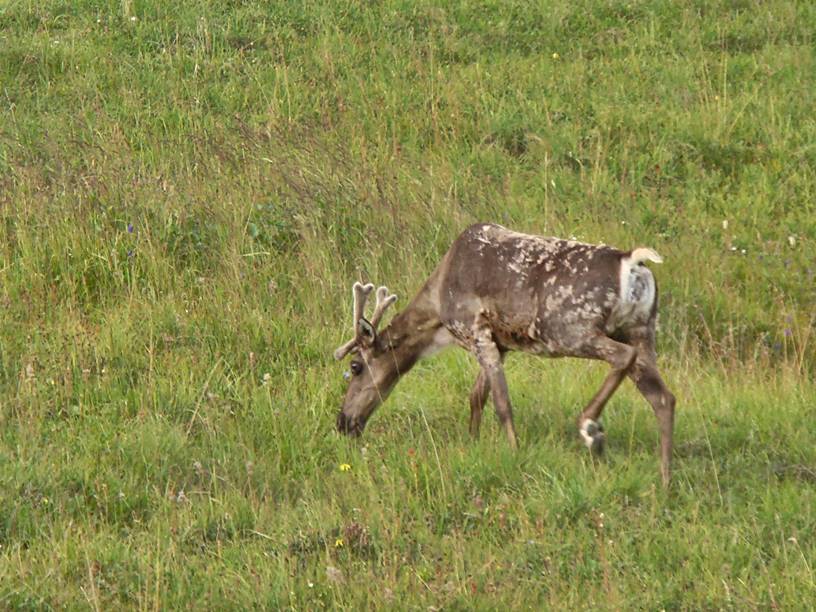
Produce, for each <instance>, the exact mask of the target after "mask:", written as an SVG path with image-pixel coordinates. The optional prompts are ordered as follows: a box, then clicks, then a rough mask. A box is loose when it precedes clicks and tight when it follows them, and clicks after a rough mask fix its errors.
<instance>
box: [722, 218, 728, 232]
mask: <svg viewBox="0 0 816 612" xmlns="http://www.w3.org/2000/svg"><path fill="white" fill-rule="evenodd" d="M723 229H724V230H727V229H728V219H723Z"/></svg>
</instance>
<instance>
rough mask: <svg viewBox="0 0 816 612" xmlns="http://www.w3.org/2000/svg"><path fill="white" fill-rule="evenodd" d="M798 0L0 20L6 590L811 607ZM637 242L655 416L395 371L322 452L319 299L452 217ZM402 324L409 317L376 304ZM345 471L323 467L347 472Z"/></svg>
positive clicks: (176, 597) (804, 50)
mask: <svg viewBox="0 0 816 612" xmlns="http://www.w3.org/2000/svg"><path fill="white" fill-rule="evenodd" d="M814 27H816V10H815V9H814V7H813V5H812V4H811V3H804V2H792V1H784V2H783V1H775V2H767V3H761V4H756V3H752V2H741V1H737V0H732V1H722V2H704V3H701V2H664V1H651V2H646V1H642V2H616V1H615V2H600V3H599V2H589V1H579V2H555V3H547V4H541V5H531V4H530V3H527V2H485V3H480V4H479V5H472V4H457V5H449V6H438V5H437V4H434V3H428V2H399V1H390V2H376V3H369V2H356V1H351V0H349V1H344V2H334V3H317V2H305V3H304V2H267V3H265V2H253V3H250V2H237V1H236V2H209V1H206V0H201V1H200V2H195V3H181V4H180V5H179V4H178V3H175V4H167V3H159V2H154V1H153V0H143V1H138V0H133V1H131V0H128V1H117V2H113V1H98V0H83V1H82V2H58V1H52V2H47V3H38V2H24V1H15V0H12V1H11V2H7V3H5V4H4V5H2V6H0V108H2V113H3V115H2V121H0V235H1V237H0V301H1V302H2V306H3V316H2V317H0V605H2V607H9V608H39V607H63V606H66V607H80V606H89V607H93V608H96V609H102V608H110V607H120V606H127V607H140V608H148V607H151V608H154V607H160V608H162V607H163V608H175V607H193V606H195V607H209V608H220V607H226V606H239V607H253V606H254V607H274V608H278V607H293V608H297V609H303V608H307V609H311V608H315V607H319V606H323V607H344V608H349V609H358V608H360V607H363V606H366V607H384V608H390V607H396V608H407V609H415V608H423V609H428V608H429V607H430V606H433V607H435V608H440V607H448V608H454V609H456V608H467V609H470V608H474V607H475V608H485V609H488V608H494V607H497V606H499V605H506V606H512V607H529V608H533V609H536V608H539V607H541V606H549V607H558V608H566V607H579V608H588V607H601V608H609V609H620V608H640V607H643V608H650V609H658V608H666V609H669V608H723V607H730V608H740V609H743V608H768V607H778V608H799V607H807V606H809V605H812V604H807V602H808V601H810V600H812V599H814V596H815V595H816V582H814V574H813V559H814V551H816V543H814V540H813V537H812V533H813V532H814V527H816V516H814V514H813V511H812V507H813V503H814V488H813V484H814V482H816V471H814V470H816V455H815V454H814V451H813V444H812V440H813V436H814V434H816V428H814V425H813V422H812V419H811V418H810V411H811V410H812V404H813V398H814V397H816V395H815V394H814V387H813V383H812V376H813V374H814V357H815V356H816V348H815V347H816V338H814V337H813V330H814V312H816V309H815V308H814V306H816V289H814V287H816V283H814V274H816V260H814V256H813V253H814V239H815V238H816V207H815V206H814V201H816V200H814V195H816V194H814V189H815V187H814V185H816V183H815V182H814V178H816V170H815V169H816V149H814V145H813V142H814V141H816V121H815V120H814V118H813V112H812V110H813V108H814V103H816V94H815V93H814V92H816V70H815V69H814V68H816V66H815V65H814V51H813V49H814V47H813V45H814ZM476 220H486V221H497V222H500V223H504V224H506V225H508V226H512V227H513V228H515V229H519V230H524V231H530V232H537V233H544V234H553V235H561V236H576V237H577V238H580V239H583V240H588V241H599V242H600V241H603V242H607V243H610V244H615V245H618V246H620V247H625V248H629V247H633V246H636V245H648V246H651V247H654V248H655V249H656V250H657V251H658V252H660V253H661V254H662V255H663V256H664V258H665V259H666V264H664V265H663V266H661V267H660V268H659V269H656V274H657V277H658V282H659V285H660V290H661V319H660V325H661V330H660V334H661V335H660V353H661V364H662V365H663V368H664V370H665V374H666V376H665V377H666V379H667V380H668V381H669V384H670V386H671V388H672V389H673V390H674V391H675V392H676V393H677V395H678V398H679V400H680V403H679V406H680V408H679V414H678V424H677V435H676V438H677V449H676V465H677V473H676V478H675V483H674V486H673V488H672V490H671V491H669V492H668V493H665V492H663V491H661V490H660V488H659V486H658V478H657V459H656V457H655V453H654V447H655V441H656V431H655V426H654V419H653V417H652V416H651V414H650V413H649V412H648V411H647V410H646V405H645V403H644V402H643V401H642V400H641V399H640V398H639V397H638V396H637V395H636V393H635V392H634V391H633V390H632V389H631V388H628V387H626V386H624V388H622V389H621V391H620V392H619V394H618V395H616V396H615V398H614V399H613V401H612V402H611V404H610V406H609V407H608V409H607V412H606V421H607V429H608V431H609V436H610V449H609V451H610V452H609V456H608V458H607V460H606V461H604V462H600V463H593V461H592V460H591V458H590V457H588V456H585V455H584V453H583V452H581V450H580V449H579V447H578V445H577V443H576V436H575V432H574V431H573V423H574V416H575V414H577V412H578V410H579V409H580V408H581V405H582V403H583V402H584V401H586V400H587V399H588V397H590V395H591V393H592V392H593V391H594V390H595V388H596V387H597V385H599V384H600V380H601V379H602V376H603V373H604V372H603V368H602V367H599V366H598V365H597V364H596V365H593V364H585V363H568V362H553V363H543V362H540V361H535V360H532V359H531V358H522V357H518V358H514V359H511V360H510V362H509V364H508V370H509V378H510V387H511V393H512V397H513V401H514V404H515V406H516V414H517V415H518V416H517V420H518V430H519V433H520V435H521V437H522V448H521V450H520V451H519V452H518V453H515V454H514V453H512V452H510V451H509V450H508V449H506V448H505V445H504V444H503V442H502V438H501V436H500V435H499V432H498V431H496V428H495V427H492V426H490V427H486V430H487V431H485V432H483V435H482V439H481V441H479V442H477V443H474V442H471V441H470V440H469V439H468V438H467V435H466V423H465V421H466V415H465V412H466V407H465V404H466V399H465V398H466V394H467V391H468V389H469V386H470V384H471V382H472V380H473V378H474V376H475V373H476V370H475V366H474V364H473V363H471V360H469V358H468V357H467V356H466V355H464V354H457V353H450V354H448V355H444V356H442V357H440V358H437V359H434V360H433V361H429V362H427V363H422V364H420V366H418V367H417V369H416V370H415V371H414V372H412V373H411V374H410V375H409V376H408V377H407V379H406V381H405V382H403V383H402V384H401V385H400V386H399V387H398V388H397V391H396V392H395V394H394V395H393V396H392V398H391V399H389V401H388V403H387V404H386V405H385V406H384V407H383V408H382V409H381V411H380V413H378V414H377V416H376V417H375V418H374V420H373V421H372V422H371V425H370V427H369V431H367V434H366V436H365V438H364V440H363V442H362V444H356V443H353V442H349V441H347V440H344V439H340V438H338V437H337V436H336V435H335V434H334V433H333V432H332V424H333V420H334V419H333V417H334V413H335V411H336V409H337V406H338V404H339V401H340V397H341V395H342V393H343V382H342V378H341V376H340V373H341V371H342V368H341V366H338V365H336V364H334V363H332V362H331V360H330V355H331V351H332V350H333V348H334V347H335V346H336V345H337V344H339V343H340V342H341V341H342V340H343V339H344V337H345V335H346V334H347V332H348V330H347V329H346V326H347V317H348V313H347V310H348V308H349V304H348V287H349V285H350V283H351V282H353V281H354V280H356V279H363V280H369V279H370V280H372V281H373V282H378V283H387V284H388V285H389V287H391V288H392V289H393V290H395V291H396V292H397V293H399V294H400V295H401V296H404V298H407V297H409V296H410V295H411V294H412V292H414V291H416V290H417V289H418V287H419V286H420V284H421V283H422V281H423V280H424V279H425V278H426V276H427V274H428V273H429V272H430V271H431V270H432V269H433V267H434V266H435V265H436V262H437V261H438V259H439V257H440V256H441V255H442V253H444V251H445V250H446V248H447V246H448V245H449V244H450V242H451V240H452V239H453V238H454V237H455V236H456V234H457V233H458V232H459V231H461V229H462V228H464V227H465V226H466V225H467V224H468V223H470V222H473V221H476ZM403 303H405V302H404V301H403ZM341 464H348V465H349V466H350V469H349V470H348V471H340V469H339V466H340V465H341Z"/></svg>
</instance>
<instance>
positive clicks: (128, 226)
mask: <svg viewBox="0 0 816 612" xmlns="http://www.w3.org/2000/svg"><path fill="white" fill-rule="evenodd" d="M127 231H128V234H132V233H133V224H132V223H128V224H127Z"/></svg>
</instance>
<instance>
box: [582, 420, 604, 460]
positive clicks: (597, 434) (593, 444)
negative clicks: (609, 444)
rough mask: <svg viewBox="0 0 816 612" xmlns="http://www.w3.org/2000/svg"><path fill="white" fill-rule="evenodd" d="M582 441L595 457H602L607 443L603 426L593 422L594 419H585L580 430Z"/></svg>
mask: <svg viewBox="0 0 816 612" xmlns="http://www.w3.org/2000/svg"><path fill="white" fill-rule="evenodd" d="M579 433H580V434H581V439H582V440H583V441H584V446H586V447H587V448H588V449H589V450H590V451H591V452H592V454H593V455H602V454H603V451H604V443H605V442H606V435H605V434H604V430H603V425H601V424H600V423H598V422H596V421H593V420H592V419H584V420H583V422H582V423H581V428H580V429H579Z"/></svg>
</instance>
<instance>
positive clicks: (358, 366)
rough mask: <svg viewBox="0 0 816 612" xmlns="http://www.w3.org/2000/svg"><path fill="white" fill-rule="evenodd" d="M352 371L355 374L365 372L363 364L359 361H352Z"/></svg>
mask: <svg viewBox="0 0 816 612" xmlns="http://www.w3.org/2000/svg"><path fill="white" fill-rule="evenodd" d="M351 373H352V374H354V375H355V376H358V375H359V374H362V373H363V364H362V363H360V362H359V361H352V362H351Z"/></svg>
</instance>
